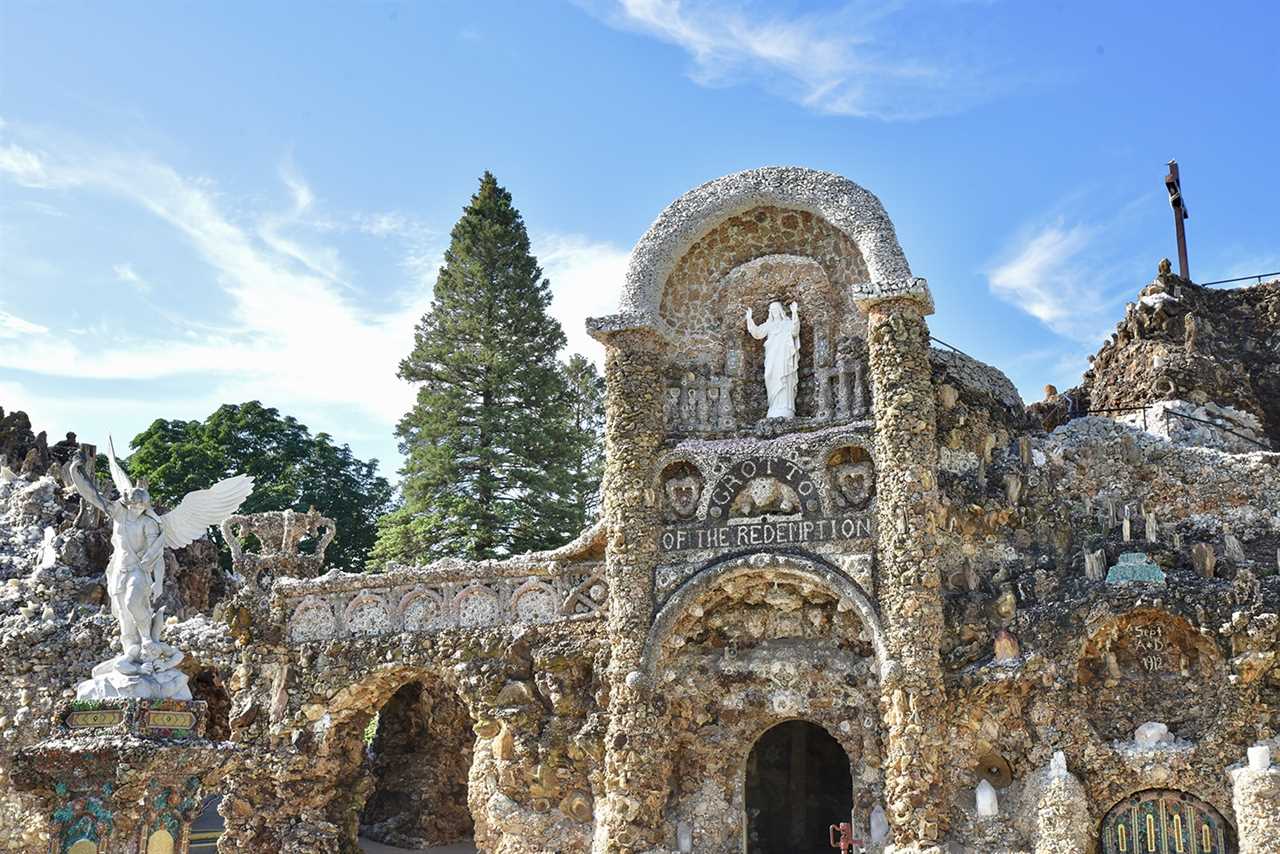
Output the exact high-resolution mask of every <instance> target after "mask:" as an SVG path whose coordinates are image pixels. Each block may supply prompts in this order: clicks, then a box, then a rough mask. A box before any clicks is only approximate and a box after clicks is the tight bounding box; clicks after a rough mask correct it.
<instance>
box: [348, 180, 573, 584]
mask: <svg viewBox="0 0 1280 854" xmlns="http://www.w3.org/2000/svg"><path fill="white" fill-rule="evenodd" d="M433 296H434V301H433V303H432V306H431V309H430V310H429V311H428V312H427V313H426V314H425V315H424V316H423V318H422V320H421V321H420V322H419V324H418V326H417V329H416V331H415V335H414V346H413V351H412V352H411V353H410V354H409V356H408V357H407V358H405V359H404V361H402V362H401V363H400V372H399V376H400V377H401V379H404V380H407V381H409V382H412V383H417V384H418V394H417V400H416V402H415V404H414V406H413V408H412V409H411V410H410V411H409V412H408V413H406V414H405V416H404V418H402V419H401V421H400V423H399V425H398V427H397V429H396V434H397V435H398V436H399V438H400V447H401V450H402V451H403V452H404V454H405V457H406V461H405V466H404V468H403V470H402V473H403V475H404V481H403V484H402V489H403V495H404V506H403V507H402V508H401V509H400V510H398V511H397V512H395V513H392V514H390V515H389V516H388V517H386V518H385V519H383V520H382V521H381V523H380V524H379V530H378V544H377V546H376V547H375V549H374V552H373V562H374V563H375V564H378V565H381V564H385V563H386V562H389V561H397V562H405V563H411V562H415V561H421V560H430V559H432V558H437V557H443V556H446V555H453V556H458V557H466V558H473V559H482V558H493V557H502V556H505V555H510V554H518V553H521V552H526V551H530V550H536V549H545V548H551V547H554V546H557V545H561V544H563V543H564V542H566V541H568V540H569V539H571V538H572V537H573V536H575V535H576V534H577V533H578V531H579V526H580V524H581V522H582V520H583V518H584V513H585V511H584V509H583V507H582V506H581V505H580V504H579V503H578V501H579V499H580V498H581V495H582V494H583V493H584V492H585V491H589V486H588V482H589V481H590V474H589V471H588V470H589V468H590V467H589V465H588V464H586V463H584V459H585V457H586V454H585V453H584V450H583V439H582V438H581V437H582V435H583V434H582V432H581V429H587V428H585V427H584V428H581V429H580V428H578V427H577V426H575V421H574V416H573V412H572V410H573V406H572V402H573V400H574V399H575V397H574V393H573V389H572V386H573V383H574V382H576V381H577V380H575V379H574V378H573V376H572V375H571V374H569V373H567V372H566V369H565V368H564V366H563V365H561V363H560V362H559V361H558V359H557V357H556V356H557V353H558V352H559V351H560V350H561V349H562V348H563V347H564V344H565V338H564V332H563V331H562V330H561V328H560V324H559V323H558V322H556V320H555V319H554V318H552V317H551V316H550V315H548V314H547V308H548V306H549V305H550V303H551V292H550V287H549V283H548V282H547V280H546V279H544V278H543V276H542V270H541V269H540V268H539V266H538V262H537V259H535V258H534V257H533V256H532V255H531V254H530V252H529V236H528V233H527V232H526V230H525V226H524V222H523V221H522V219H521V217H520V213H519V211H517V210H516V209H515V208H514V207H513V206H512V203H511V194H510V193H508V192H507V191H506V190H504V189H503V188H502V187H500V186H499V185H498V182H497V181H496V180H494V177H493V176H492V175H491V174H489V173H488V172H486V173H485V174H484V176H483V177H482V178H481V180H480V189H479V190H478V191H477V192H476V194H475V195H474V196H472V197H471V202H470V204H468V206H467V207H466V209H465V210H464V211H463V214H462V217H461V218H460V219H459V220H458V222H457V224H456V225H455V226H454V228H453V231H452V232H451V242H450V245H449V249H448V251H447V252H446V253H445V264H444V266H443V267H442V268H441V269H440V274H439V278H438V279H437V280H436V285H435V290H434V295H433ZM581 373H582V371H581V369H580V370H579V374H581ZM579 379H581V377H579ZM583 382H585V383H586V385H588V386H590V382H587V381H585V380H583ZM583 423H584V425H585V424H586V421H585V420H584V422H583Z"/></svg>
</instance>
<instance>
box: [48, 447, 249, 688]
mask: <svg viewBox="0 0 1280 854" xmlns="http://www.w3.org/2000/svg"><path fill="white" fill-rule="evenodd" d="M107 445H108V449H109V451H110V453H109V456H108V460H109V462H110V464H111V479H112V480H113V481H114V482H115V485H116V490H117V491H119V493H120V497H119V498H118V499H116V500H114V501H107V500H106V499H105V498H103V497H102V494H101V493H100V492H99V491H98V486H97V484H96V483H95V482H94V480H93V478H92V477H90V476H88V475H86V474H85V463H86V461H85V458H84V454H83V453H77V454H76V456H75V457H74V458H73V459H71V461H70V462H68V463H67V479H68V480H69V481H70V482H71V483H72V484H74V486H75V488H76V491H77V492H79V493H80V497H81V498H82V499H83V500H84V501H86V502H87V503H88V504H90V505H91V506H93V507H96V508H97V509H98V510H100V511H101V512H102V513H104V514H106V516H108V517H109V518H110V519H111V523H112V524H111V561H110V563H108V564H107V595H108V596H109V597H110V599H111V613H112V615H113V616H115V618H116V623H117V625H118V626H119V629H120V647H121V650H122V651H121V653H120V655H118V656H116V657H115V658H112V659H110V660H108V661H104V662H102V663H101V664H99V665H98V666H97V667H95V668H93V676H92V677H91V678H89V679H86V680H85V681H84V682H81V683H80V684H79V685H77V686H76V697H77V699H81V700H111V699H117V698H132V699H152V700H164V699H174V700H190V699H191V689H190V688H188V687H187V676H186V674H185V673H183V672H182V671H180V670H178V664H179V663H180V662H181V661H182V658H183V655H182V652H181V651H179V650H178V649H177V648H175V647H173V646H170V645H169V644H167V643H164V642H163V641H162V640H160V636H161V633H162V632H163V629H164V621H165V612H164V609H163V608H161V609H159V610H157V609H156V608H155V603H156V602H158V601H159V600H160V594H161V593H163V592H164V550H165V548H166V547H168V548H171V549H180V548H182V547H183V546H185V545H187V544H188V543H190V542H192V541H193V540H195V539H196V538H197V537H199V536H201V535H203V534H204V533H205V532H206V531H207V530H208V528H209V526H211V525H219V524H221V523H222V521H223V520H224V519H226V518H227V517H228V516H230V515H231V514H233V513H235V512H236V510H237V509H239V507H240V505H241V504H242V503H244V500H245V499H246V498H247V497H249V493H250V491H251V490H252V489H253V478H251V477H248V476H247V475H237V476H235V477H229V478H227V479H226V480H222V481H219V482H218V483H216V484H214V485H213V486H211V487H210V488H209V489H200V490H197V491H195V492H190V493H187V495H186V496H185V497H184V498H183V499H182V501H180V502H178V506H177V507H175V508H174V509H173V510H171V511H169V512H168V513H166V514H164V515H163V516H160V515H158V514H157V513H156V511H155V510H154V509H152V507H151V496H150V494H149V493H148V492H147V484H146V482H145V481H143V482H139V483H138V484H137V485H135V484H134V483H133V482H132V481H130V480H129V476H128V475H127V474H125V471H124V469H123V468H121V467H120V463H119V462H117V461H116V452H115V446H114V444H113V443H112V442H111V440H110V438H108V440H107Z"/></svg>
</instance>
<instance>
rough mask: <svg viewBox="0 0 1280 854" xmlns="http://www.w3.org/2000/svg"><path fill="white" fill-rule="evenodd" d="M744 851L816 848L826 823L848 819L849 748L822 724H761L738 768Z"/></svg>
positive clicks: (823, 845) (762, 853) (792, 853)
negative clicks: (748, 751)
mask: <svg viewBox="0 0 1280 854" xmlns="http://www.w3.org/2000/svg"><path fill="white" fill-rule="evenodd" d="M743 791H744V801H743V806H744V809H743V812H744V815H743V850H744V851H745V852H746V854H822V852H826V851H830V850H831V849H830V845H829V842H828V834H827V828H828V827H830V825H833V824H840V823H841V822H845V821H850V819H851V816H852V814H853V807H854V803H853V791H854V787H853V769H852V767H851V765H850V760H849V754H848V753H846V752H845V749H844V747H843V746H842V745H841V744H840V742H839V741H838V740H837V739H836V738H835V737H834V736H832V735H831V734H830V733H829V732H827V730H826V729H824V728H823V727H821V726H819V725H817V724H814V723H811V722H809V721H805V720H799V719H797V720H789V721H783V722H781V723H778V724H775V725H774V726H772V727H770V728H769V729H767V730H765V731H764V732H763V733H762V734H761V735H760V737H759V738H757V739H756V741H755V743H754V744H753V745H752V746H751V751H750V753H748V755H747V759H746V763H745V767H744V769H743Z"/></svg>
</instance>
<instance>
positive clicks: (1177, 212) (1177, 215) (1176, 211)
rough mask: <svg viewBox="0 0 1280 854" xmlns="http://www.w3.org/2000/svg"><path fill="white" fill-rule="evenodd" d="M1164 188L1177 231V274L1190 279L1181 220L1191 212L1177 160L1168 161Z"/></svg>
mask: <svg viewBox="0 0 1280 854" xmlns="http://www.w3.org/2000/svg"><path fill="white" fill-rule="evenodd" d="M1164 188H1165V189H1166V190H1168V191H1169V207H1171V208H1173V227H1174V229H1175V230H1176V231H1177V232H1178V275H1180V276H1182V278H1184V279H1186V280H1187V281H1188V282H1189V281H1191V273H1190V272H1189V271H1188V270H1187V230H1186V227H1185V226H1184V225H1183V224H1182V221H1183V220H1185V219H1187V218H1188V217H1189V216H1191V214H1189V213H1187V205H1186V202H1185V201H1184V200H1183V198H1182V179H1181V178H1179V177H1178V161H1176V160H1170V161H1169V174H1168V175H1165V176H1164Z"/></svg>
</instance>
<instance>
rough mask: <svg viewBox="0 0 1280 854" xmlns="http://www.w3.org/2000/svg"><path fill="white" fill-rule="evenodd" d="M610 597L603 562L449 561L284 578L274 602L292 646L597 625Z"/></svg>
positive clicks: (274, 590)
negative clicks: (562, 624)
mask: <svg viewBox="0 0 1280 854" xmlns="http://www.w3.org/2000/svg"><path fill="white" fill-rule="evenodd" d="M608 593H609V591H608V585H607V584H606V582H605V577H604V564H603V563H601V562H589V563H573V564H568V565H564V564H560V563H557V562H545V561H542V562H534V561H522V560H519V559H514V560H510V561H501V562H483V563H468V562H465V561H457V560H446V561H440V562H438V563H436V564H432V565H431V566H430V567H426V568H404V567H397V568H393V569H391V570H389V571H387V572H384V573H379V574H369V573H347V572H337V571H334V572H330V573H328V574H326V575H323V576H321V577H319V578H313V579H305V580H304V579H296V578H282V579H280V580H278V581H277V582H276V584H275V587H274V588H273V593H272V598H273V600H274V601H273V611H276V612H277V613H279V614H280V615H281V618H282V619H284V621H285V633H286V638H287V640H288V641H289V642H290V643H307V642H310V641H321V640H331V639H338V638H351V637H370V636H378V635H390V634H399V633H402V632H439V631H444V630H447V629H478V628H487V627H492V626H509V625H513V624H520V623H523V624H530V625H532V624H542V623H554V622H561V621H570V620H594V619H598V618H600V617H602V616H604V614H605V611H606V606H607V601H608ZM277 609H278V611H277Z"/></svg>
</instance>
